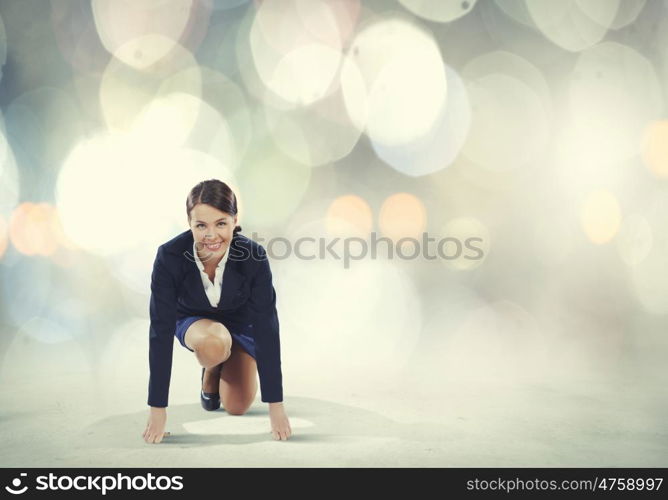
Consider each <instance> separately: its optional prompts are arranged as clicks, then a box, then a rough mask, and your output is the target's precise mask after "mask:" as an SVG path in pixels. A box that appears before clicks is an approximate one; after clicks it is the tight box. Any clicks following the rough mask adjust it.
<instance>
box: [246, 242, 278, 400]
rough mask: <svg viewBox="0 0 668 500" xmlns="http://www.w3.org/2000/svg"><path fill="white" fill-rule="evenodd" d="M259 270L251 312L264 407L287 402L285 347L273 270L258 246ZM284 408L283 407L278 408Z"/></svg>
mask: <svg viewBox="0 0 668 500" xmlns="http://www.w3.org/2000/svg"><path fill="white" fill-rule="evenodd" d="M257 249H258V255H257V256H254V258H257V259H259V262H258V264H257V265H258V269H257V272H256V273H255V276H254V277H253V281H252V285H251V295H250V298H249V300H248V303H247V304H248V308H249V310H250V313H251V315H252V317H253V336H254V339H255V356H256V361H257V371H258V374H259V375H260V393H261V399H262V402H264V403H278V402H282V401H283V374H282V371H281V343H280V336H279V322H278V313H277V311H276V291H275V290H274V286H273V284H272V275H271V269H270V267H269V259H268V258H267V253H266V251H265V250H264V249H263V248H262V247H261V246H258V247H257ZM276 406H280V405H276Z"/></svg>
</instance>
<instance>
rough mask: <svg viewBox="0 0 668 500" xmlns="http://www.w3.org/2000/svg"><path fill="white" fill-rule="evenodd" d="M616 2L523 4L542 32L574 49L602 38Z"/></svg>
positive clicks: (547, 0) (534, 0) (570, 0)
mask: <svg viewBox="0 0 668 500" xmlns="http://www.w3.org/2000/svg"><path fill="white" fill-rule="evenodd" d="M619 3H620V0H610V1H603V2H580V1H578V0H566V1H563V2H553V1H551V0H531V1H527V2H526V6H527V8H528V10H529V14H530V15H531V19H532V20H533V22H534V23H535V25H536V27H537V28H538V29H539V30H540V31H541V32H542V33H543V35H545V36H546V37H547V38H548V39H549V40H550V41H552V42H553V43H555V44H556V45H558V46H559V47H561V48H564V49H566V50H570V51H571V52H577V51H580V50H583V49H586V48H587V47H591V46H593V45H595V44H596V43H598V42H600V41H601V40H602V39H603V37H604V36H605V34H606V32H607V31H608V28H610V27H611V26H612V23H613V22H614V20H615V17H616V14H617V9H618V7H619Z"/></svg>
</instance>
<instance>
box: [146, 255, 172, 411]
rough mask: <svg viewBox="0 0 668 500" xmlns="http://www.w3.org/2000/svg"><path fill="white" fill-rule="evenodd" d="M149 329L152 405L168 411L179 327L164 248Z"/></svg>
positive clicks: (153, 277) (158, 260)
mask: <svg viewBox="0 0 668 500" xmlns="http://www.w3.org/2000/svg"><path fill="white" fill-rule="evenodd" d="M149 309H150V319H151V325H150V329H149V366H150V370H151V375H150V379H149V384H148V405H149V406H151V407H156V408H166V407H167V404H168V401H169V382H170V378H171V375H172V353H173V350H174V330H175V328H176V284H175V283H174V278H173V276H172V274H171V273H170V272H169V269H168V268H167V265H166V263H165V254H164V250H163V248H162V247H160V248H158V252H157V255H156V258H155V262H154V264H153V274H152V275H151V301H150V308H149Z"/></svg>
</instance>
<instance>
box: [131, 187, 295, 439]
mask: <svg viewBox="0 0 668 500" xmlns="http://www.w3.org/2000/svg"><path fill="white" fill-rule="evenodd" d="M186 210H187V214H188V223H189V225H190V229H189V230H188V231H184V232H183V233H181V234H179V235H177V236H175V237H174V238H172V239H171V240H169V241H168V242H166V243H164V244H162V245H161V246H160V247H159V248H158V252H157V255H156V259H155V262H154V265H153V274H152V277H151V301H150V319H151V326H150V331H149V365H150V371H151V375H150V381H149V386H148V405H149V406H150V407H151V408H150V410H149V418H148V423H147V425H146V429H145V430H144V433H143V435H142V436H143V438H144V440H145V441H146V442H147V443H159V442H161V441H162V439H163V437H164V435H165V432H164V431H165V424H166V422H167V403H168V399H169V384H170V378H171V371H172V353H173V347H174V336H176V338H178V339H179V342H180V343H181V345H182V346H183V347H185V348H186V349H188V350H189V351H191V352H193V353H195V357H196V358H197V360H198V361H199V363H200V365H202V387H201V388H200V391H199V392H200V401H201V404H202V406H203V407H204V409H205V410H217V409H218V408H220V405H221V401H222V405H223V409H225V410H226V411H227V412H228V413H230V414H233V415H242V414H243V413H245V412H246V410H247V409H248V408H249V406H250V405H251V404H252V403H253V400H254V399H255V396H256V394H257V388H258V387H257V376H256V373H257V374H259V378H260V393H261V399H262V401H263V402H265V403H269V417H270V420H271V432H272V435H273V438H274V439H277V440H279V439H280V440H286V439H288V437H290V435H291V434H292V430H291V428H290V422H289V420H288V417H287V415H286V413H285V409H284V407H283V378H282V373H281V354H280V339H279V322H278V314H277V312H276V292H275V290H274V287H273V284H272V274H271V270H270V268H269V261H268V259H267V254H266V251H265V250H264V248H263V247H262V246H261V245H260V244H258V243H256V242H254V241H253V240H251V239H249V238H247V237H245V236H243V235H242V234H239V231H241V228H240V227H239V226H237V225H236V223H237V199H236V196H235V195H234V193H233V192H232V190H231V189H230V188H229V186H228V185H227V184H225V183H224V182H221V181H219V180H216V179H212V180H207V181H203V182H200V183H199V184H197V186H195V187H194V188H193V189H192V190H191V191H190V194H189V195H188V199H187V201H186Z"/></svg>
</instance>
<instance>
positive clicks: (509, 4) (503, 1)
mask: <svg viewBox="0 0 668 500" xmlns="http://www.w3.org/2000/svg"><path fill="white" fill-rule="evenodd" d="M494 3H495V4H496V5H497V7H499V8H500V9H501V10H502V11H503V12H504V13H505V14H506V15H507V16H509V17H511V18H513V19H514V20H515V21H517V22H518V23H520V24H523V25H525V26H529V27H532V28H535V29H538V28H536V25H535V24H534V22H533V20H532V19H531V14H529V9H528V8H527V5H526V1H525V0H494Z"/></svg>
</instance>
